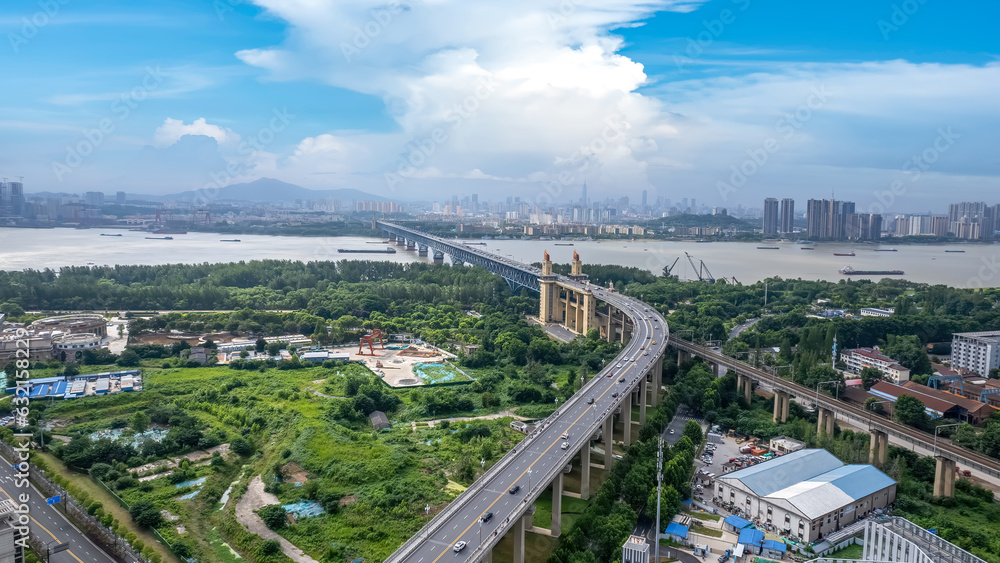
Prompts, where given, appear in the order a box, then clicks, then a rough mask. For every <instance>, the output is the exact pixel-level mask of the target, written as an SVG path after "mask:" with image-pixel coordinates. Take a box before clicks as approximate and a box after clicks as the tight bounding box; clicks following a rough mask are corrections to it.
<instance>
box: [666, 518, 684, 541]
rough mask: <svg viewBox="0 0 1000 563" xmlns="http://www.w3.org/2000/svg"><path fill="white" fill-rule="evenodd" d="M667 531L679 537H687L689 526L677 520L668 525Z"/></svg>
mask: <svg viewBox="0 0 1000 563" xmlns="http://www.w3.org/2000/svg"><path fill="white" fill-rule="evenodd" d="M666 533H667V534H674V535H676V536H677V537H680V538H685V539H686V538H687V537H688V527H687V526H684V525H681V524H678V523H677V522H671V523H670V525H668V526H667V532H666Z"/></svg>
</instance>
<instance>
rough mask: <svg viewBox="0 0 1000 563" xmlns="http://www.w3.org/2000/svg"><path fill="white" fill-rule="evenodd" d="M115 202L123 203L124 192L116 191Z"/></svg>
mask: <svg viewBox="0 0 1000 563" xmlns="http://www.w3.org/2000/svg"><path fill="white" fill-rule="evenodd" d="M115 203H117V204H118V205H125V192H118V193H116V194H115Z"/></svg>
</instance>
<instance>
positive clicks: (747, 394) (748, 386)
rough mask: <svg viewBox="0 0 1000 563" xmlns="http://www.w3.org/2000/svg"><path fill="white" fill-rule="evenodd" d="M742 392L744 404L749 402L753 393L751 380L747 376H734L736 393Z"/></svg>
mask: <svg viewBox="0 0 1000 563" xmlns="http://www.w3.org/2000/svg"><path fill="white" fill-rule="evenodd" d="M741 393H742V394H743V400H744V401H746V404H747V405H749V404H750V399H751V396H752V394H753V381H751V380H750V378H749V377H744V376H742V375H737V376H736V395H737V396H739V395H740V394H741Z"/></svg>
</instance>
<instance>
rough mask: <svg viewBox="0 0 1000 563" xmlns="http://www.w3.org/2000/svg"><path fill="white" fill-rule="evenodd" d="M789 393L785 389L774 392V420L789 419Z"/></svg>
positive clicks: (782, 420)
mask: <svg viewBox="0 0 1000 563" xmlns="http://www.w3.org/2000/svg"><path fill="white" fill-rule="evenodd" d="M789 402H790V401H789V396H788V393H786V392H784V391H775V392H774V422H787V421H788V404H789Z"/></svg>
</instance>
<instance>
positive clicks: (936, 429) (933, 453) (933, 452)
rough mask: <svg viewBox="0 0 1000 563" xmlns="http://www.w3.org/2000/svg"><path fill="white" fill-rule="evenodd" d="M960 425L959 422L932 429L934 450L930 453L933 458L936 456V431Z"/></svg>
mask: <svg viewBox="0 0 1000 563" xmlns="http://www.w3.org/2000/svg"><path fill="white" fill-rule="evenodd" d="M961 425H962V423H961V422H956V423H954V424H942V425H941V426H935V427H934V449H933V451H932V452H931V455H933V456H937V437H938V430H941V429H942V428H948V427H951V426H961Z"/></svg>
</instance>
